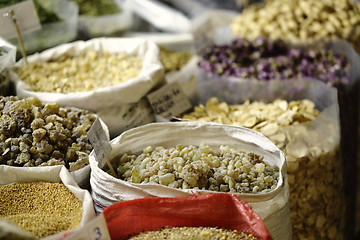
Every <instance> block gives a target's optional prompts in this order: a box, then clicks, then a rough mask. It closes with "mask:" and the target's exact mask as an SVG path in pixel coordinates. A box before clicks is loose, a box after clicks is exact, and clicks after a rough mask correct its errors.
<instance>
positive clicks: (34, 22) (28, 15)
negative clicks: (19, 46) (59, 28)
mask: <svg viewBox="0 0 360 240" xmlns="http://www.w3.org/2000/svg"><path fill="white" fill-rule="evenodd" d="M11 11H14V17H15V19H16V22H17V24H18V26H19V30H20V32H21V33H27V32H32V31H35V30H38V29H40V28H41V24H40V20H39V17H38V15H37V12H36V9H35V5H34V2H33V1H31V0H28V1H24V2H21V3H17V4H14V5H11V6H8V7H4V8H1V9H0V26H1V27H0V36H2V37H3V38H6V39H11V38H14V37H16V35H17V34H16V30H15V26H14V22H13V20H12V16H11Z"/></svg>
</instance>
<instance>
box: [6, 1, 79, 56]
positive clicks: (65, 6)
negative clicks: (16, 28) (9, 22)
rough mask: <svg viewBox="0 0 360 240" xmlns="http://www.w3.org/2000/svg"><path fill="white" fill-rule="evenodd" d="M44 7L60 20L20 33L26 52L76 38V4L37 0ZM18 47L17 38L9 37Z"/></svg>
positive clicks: (32, 51)
mask: <svg viewBox="0 0 360 240" xmlns="http://www.w3.org/2000/svg"><path fill="white" fill-rule="evenodd" d="M38 1H39V3H40V4H41V5H43V7H44V8H46V9H50V10H52V11H54V12H55V14H56V15H57V16H58V17H59V18H60V20H61V21H59V22H55V23H48V24H43V25H42V26H41V29H39V30H36V31H33V32H29V33H25V34H22V38H23V42H24V47H25V51H26V52H27V53H28V54H31V53H34V52H38V51H42V50H44V49H47V48H51V47H55V46H57V45H59V44H62V43H66V42H70V41H71V40H73V39H75V38H76V35H77V29H78V6H77V5H76V4H75V3H73V2H71V1H68V0H51V1H46V0H38ZM9 41H10V42H11V43H13V44H14V45H16V46H17V47H18V49H20V48H19V47H20V45H19V42H18V40H17V38H13V39H9Z"/></svg>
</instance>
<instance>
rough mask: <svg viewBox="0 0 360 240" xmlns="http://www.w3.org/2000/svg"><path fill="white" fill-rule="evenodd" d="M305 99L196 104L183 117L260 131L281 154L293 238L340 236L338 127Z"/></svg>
mask: <svg viewBox="0 0 360 240" xmlns="http://www.w3.org/2000/svg"><path fill="white" fill-rule="evenodd" d="M318 116H319V111H318V110H317V109H315V105H314V103H313V102H311V101H309V100H301V101H290V102H287V101H285V100H280V99H278V100H275V101H274V102H272V103H263V102H252V103H250V101H246V102H245V103H243V104H238V105H228V104H227V103H225V102H221V103H219V101H218V99H217V98H211V99H209V100H208V102H207V104H206V106H204V105H199V106H196V107H195V108H194V112H192V113H188V114H184V115H183V116H182V118H184V119H190V120H195V121H202V122H218V123H222V124H229V125H236V126H243V127H248V128H251V129H254V130H256V131H259V132H261V133H263V134H264V135H265V136H266V137H268V138H269V139H270V140H272V141H273V142H274V144H276V145H277V146H278V147H279V148H280V149H281V150H282V151H283V152H284V153H285V155H286V162H287V169H288V181H289V185H290V211H291V222H292V231H293V239H294V240H297V239H342V231H343V229H344V225H343V224H342V219H343V216H344V215H343V214H344V212H343V211H344V208H343V206H344V205H345V202H344V196H343V195H342V189H343V183H342V167H341V166H342V164H341V161H340V160H339V159H340V157H339V137H340V136H339V129H338V126H337V123H336V119H330V118H327V117H325V115H324V116H321V122H318V123H317V124H316V125H315V126H312V127H307V124H309V123H312V122H314V121H315V120H317V118H318Z"/></svg>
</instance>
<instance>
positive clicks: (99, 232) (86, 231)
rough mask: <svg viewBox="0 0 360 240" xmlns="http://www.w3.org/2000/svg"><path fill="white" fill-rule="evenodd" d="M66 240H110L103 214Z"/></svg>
mask: <svg viewBox="0 0 360 240" xmlns="http://www.w3.org/2000/svg"><path fill="white" fill-rule="evenodd" d="M65 239H66V240H110V239H111V238H110V234H109V230H108V228H107V225H106V220H105V217H104V214H102V213H101V214H99V215H98V216H97V217H96V218H94V219H93V220H91V221H90V222H88V223H87V224H85V225H84V226H82V227H80V228H78V229H77V230H76V231H75V232H73V233H72V234H71V235H70V236H68V237H66V238H65Z"/></svg>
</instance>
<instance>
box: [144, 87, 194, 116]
mask: <svg viewBox="0 0 360 240" xmlns="http://www.w3.org/2000/svg"><path fill="white" fill-rule="evenodd" d="M147 99H148V100H149V102H150V105H151V107H152V109H153V110H154V112H155V114H158V115H160V116H161V117H163V118H166V119H171V118H172V117H174V116H177V115H179V114H181V113H184V112H185V111H186V110H188V109H190V108H191V107H192V105H191V103H190V101H189V99H188V98H187V96H186V95H185V93H184V91H183V90H182V88H181V86H180V85H179V83H177V82H173V83H171V84H166V85H165V86H163V87H162V88H160V89H158V90H156V91H155V92H152V93H150V94H148V95H147Z"/></svg>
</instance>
